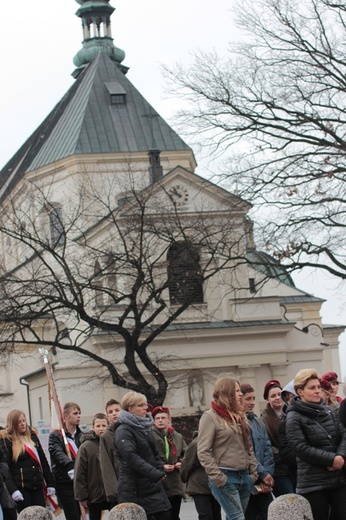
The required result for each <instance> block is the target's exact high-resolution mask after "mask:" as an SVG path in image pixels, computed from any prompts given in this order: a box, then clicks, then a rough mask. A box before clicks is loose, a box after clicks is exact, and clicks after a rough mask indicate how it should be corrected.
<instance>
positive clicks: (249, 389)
mask: <svg viewBox="0 0 346 520" xmlns="http://www.w3.org/2000/svg"><path fill="white" fill-rule="evenodd" d="M240 391H241V393H242V394H243V395H245V394H249V393H250V392H254V391H255V390H254V389H253V387H252V386H251V385H250V383H242V384H241V385H240Z"/></svg>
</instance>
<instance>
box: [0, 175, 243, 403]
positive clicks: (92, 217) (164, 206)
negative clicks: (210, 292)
mask: <svg viewBox="0 0 346 520" xmlns="http://www.w3.org/2000/svg"><path fill="white" fill-rule="evenodd" d="M112 179H113V180H112V181H111V182H110V183H109V184H107V185H105V183H104V182H102V183H100V185H99V186H98V187H97V186H94V185H92V184H91V183H90V182H83V184H80V185H79V187H78V190H77V189H76V190H75V192H73V190H72V191H71V190H70V194H69V197H67V196H66V198H65V199H64V204H63V207H60V206H59V205H58V204H56V203H52V196H51V192H53V191H54V189H53V188H54V186H52V188H51V190H48V191H47V189H42V187H40V186H39V185H36V184H33V183H29V182H23V187H22V193H23V194H25V201H26V203H23V204H19V203H18V194H16V195H13V197H12V198H11V197H8V198H7V200H6V203H5V204H3V206H2V208H1V209H0V235H1V238H2V243H3V244H4V245H5V247H6V248H7V251H6V255H5V256H4V262H7V263H4V265H3V266H2V274H1V278H0V346H1V348H3V349H6V350H7V351H9V350H11V349H15V348H16V346H18V345H26V346H28V345H29V346H30V345H45V346H50V347H52V348H59V349H62V350H64V351H75V352H78V353H79V354H82V355H84V356H86V357H87V358H89V359H90V358H91V359H92V360H94V361H95V362H97V363H99V364H100V365H102V366H103V367H104V368H105V369H106V371H107V372H108V374H109V376H110V377H111V380H112V382H113V383H114V384H115V385H118V386H120V387H123V388H127V389H133V390H137V391H140V392H143V393H145V394H146V395H147V397H148V399H150V402H152V403H162V402H163V401H164V398H165V395H166V391H167V380H166V377H165V375H164V372H163V371H162V370H161V368H160V363H159V361H160V360H157V359H156V357H155V355H153V353H152V352H150V351H148V347H149V346H150V345H152V343H153V341H154V340H155V339H156V338H157V337H158V336H159V335H160V334H161V333H162V332H163V331H165V330H166V329H167V327H168V326H169V325H171V324H172V323H173V322H174V321H176V320H177V319H178V318H179V316H181V315H182V313H183V312H184V311H186V310H187V309H188V308H190V307H191V306H194V305H195V306H197V307H198V306H200V305H201V304H203V302H204V298H205V292H206V290H207V287H208V283H209V282H210V281H211V280H212V279H213V277H215V276H220V273H221V272H222V273H224V277H225V280H227V283H228V284H229V290H231V286H230V283H231V282H230V280H231V278H232V276H231V274H230V273H233V272H234V269H235V268H236V266H239V265H240V264H242V263H245V262H246V258H245V253H246V237H245V232H244V229H245V228H244V215H245V214H246V212H247V210H248V209H249V205H248V204H247V203H244V201H241V199H239V198H237V197H233V198H232V200H228V202H225V204H228V208H227V207H226V208H225V207H224V208H223V211H219V209H215V208H207V207H204V208H202V206H198V207H197V206H196V207H195V208H194V209H191V208H190V210H189V211H186V210H184V209H183V208H181V207H179V206H178V205H177V204H175V203H174V201H173V198H172V196H171V193H170V192H169V191H167V190H166V189H165V188H164V183H163V184H162V185H160V182H158V183H156V184H155V185H153V186H151V187H147V188H145V189H142V190H136V189H135V188H134V183H131V186H128V187H127V189H126V190H124V189H122V190H121V194H120V195H119V192H120V190H119V186H116V185H115V184H116V182H117V181H116V180H114V179H115V177H114V176H113V177H112ZM114 193H117V194H118V195H117V196H116V197H114ZM225 201H227V198H225ZM12 257H13V262H12ZM11 265H12V267H11ZM233 279H234V277H233ZM95 334H98V335H99V336H100V335H102V334H103V335H105V336H107V337H109V338H110V339H109V344H110V345H111V346H112V349H113V353H112V354H111V355H110V356H109V357H107V356H105V355H104V352H103V350H102V348H101V347H100V348H99V346H98V345H97V341H96V345H95V341H94V348H91V345H92V344H91V343H90V341H89V340H90V338H92V337H94V338H95ZM119 358H121V362H119Z"/></svg>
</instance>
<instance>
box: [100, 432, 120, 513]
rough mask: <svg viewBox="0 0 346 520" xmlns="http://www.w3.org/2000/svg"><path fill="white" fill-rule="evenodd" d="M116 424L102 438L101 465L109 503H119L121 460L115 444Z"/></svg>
mask: <svg viewBox="0 0 346 520" xmlns="http://www.w3.org/2000/svg"><path fill="white" fill-rule="evenodd" d="M114 431H115V424H113V423H112V424H110V425H109V426H108V428H107V430H106V431H105V432H104V434H103V435H102V437H101V438H100V465H101V474H102V479H103V485H104V488H105V492H106V497H107V500H108V501H109V502H113V503H115V502H116V501H117V491H118V478H119V460H118V455H117V452H116V450H115V442H114Z"/></svg>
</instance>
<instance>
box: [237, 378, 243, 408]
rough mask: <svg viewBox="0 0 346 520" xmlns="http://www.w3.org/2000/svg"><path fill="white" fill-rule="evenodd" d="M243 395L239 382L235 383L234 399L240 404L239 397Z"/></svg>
mask: <svg viewBox="0 0 346 520" xmlns="http://www.w3.org/2000/svg"><path fill="white" fill-rule="evenodd" d="M242 397H243V394H242V393H241V390H240V386H239V383H236V385H235V399H236V401H237V402H238V403H239V404H241V398H242Z"/></svg>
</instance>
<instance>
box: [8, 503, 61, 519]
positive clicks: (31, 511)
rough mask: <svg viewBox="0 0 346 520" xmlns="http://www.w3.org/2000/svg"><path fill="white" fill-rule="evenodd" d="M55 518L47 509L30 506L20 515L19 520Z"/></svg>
mask: <svg viewBox="0 0 346 520" xmlns="http://www.w3.org/2000/svg"><path fill="white" fill-rule="evenodd" d="M53 518H54V517H53V515H52V513H51V512H50V511H48V509H46V508H45V507H42V506H29V507H26V508H25V509H23V511H21V512H20V513H19V515H18V518H17V520H53Z"/></svg>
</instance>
